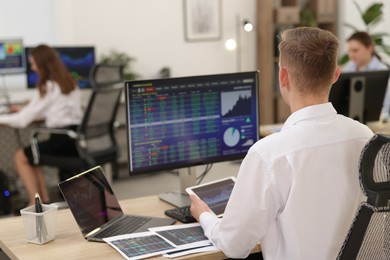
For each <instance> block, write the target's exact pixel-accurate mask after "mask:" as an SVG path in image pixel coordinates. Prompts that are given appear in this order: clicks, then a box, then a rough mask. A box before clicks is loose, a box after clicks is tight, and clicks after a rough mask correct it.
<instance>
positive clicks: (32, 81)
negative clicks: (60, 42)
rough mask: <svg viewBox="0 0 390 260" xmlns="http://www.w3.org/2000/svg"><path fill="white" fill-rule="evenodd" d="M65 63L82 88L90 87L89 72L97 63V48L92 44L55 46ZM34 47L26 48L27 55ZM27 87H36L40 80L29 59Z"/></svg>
mask: <svg viewBox="0 0 390 260" xmlns="http://www.w3.org/2000/svg"><path fill="white" fill-rule="evenodd" d="M53 48H54V49H55V50H56V51H57V52H58V55H59V57H60V59H61V60H62V62H63V63H64V64H65V66H66V68H67V69H68V71H69V72H70V74H71V75H72V77H73V78H74V79H75V80H76V81H77V83H78V85H79V87H80V88H81V89H84V88H90V87H91V82H90V79H89V72H90V70H91V68H92V67H93V66H94V65H95V48H94V47H91V46H73V47H53ZM31 49H32V48H30V47H28V48H25V55H26V57H28V56H29V52H30V50H31ZM26 73H27V87H28V88H34V87H35V86H36V84H37V81H38V75H37V74H36V73H35V72H34V71H32V70H31V64H30V62H29V61H28V59H27V70H26Z"/></svg>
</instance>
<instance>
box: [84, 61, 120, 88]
mask: <svg viewBox="0 0 390 260" xmlns="http://www.w3.org/2000/svg"><path fill="white" fill-rule="evenodd" d="M89 79H90V81H91V85H92V88H94V89H96V88H106V87H111V86H112V85H113V84H116V83H120V82H123V80H124V65H121V64H118V65H113V64H103V63H99V64H96V65H95V66H93V67H92V69H91V70H90V72H89Z"/></svg>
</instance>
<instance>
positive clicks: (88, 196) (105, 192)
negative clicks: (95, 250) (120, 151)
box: [58, 167, 123, 235]
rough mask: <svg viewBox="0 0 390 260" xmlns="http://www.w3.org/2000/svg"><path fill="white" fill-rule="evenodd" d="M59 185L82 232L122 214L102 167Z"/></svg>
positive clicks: (86, 231)
mask: <svg viewBox="0 0 390 260" xmlns="http://www.w3.org/2000/svg"><path fill="white" fill-rule="evenodd" d="M58 186H59V188H60V190H61V192H62V194H63V196H64V198H65V200H66V202H67V203H68V205H69V208H70V210H71V211H72V213H73V215H74V218H75V219H76V221H77V224H78V225H79V227H80V229H81V232H82V233H83V234H84V235H86V234H88V233H89V232H91V231H92V230H94V229H96V228H98V227H100V226H102V225H103V224H105V223H107V222H109V221H110V220H112V219H114V218H116V217H118V216H121V215H123V212H122V209H121V207H120V206H119V203H118V200H117V198H116V197H115V195H114V193H113V191H112V189H111V187H110V185H109V183H108V182H107V179H106V177H105V176H104V174H103V170H102V168H101V167H95V168H92V169H90V170H88V171H86V172H83V173H81V174H79V175H76V176H74V177H72V178H70V179H68V180H66V181H64V182H61V183H60V184H58Z"/></svg>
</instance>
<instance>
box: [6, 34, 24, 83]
mask: <svg viewBox="0 0 390 260" xmlns="http://www.w3.org/2000/svg"><path fill="white" fill-rule="evenodd" d="M24 71H25V56H24V51H23V40H22V39H0V74H3V75H4V74H13V73H23V72H24Z"/></svg>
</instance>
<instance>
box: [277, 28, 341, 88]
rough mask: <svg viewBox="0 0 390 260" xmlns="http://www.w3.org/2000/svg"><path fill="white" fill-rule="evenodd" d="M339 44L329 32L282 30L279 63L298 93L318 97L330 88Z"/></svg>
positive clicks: (316, 29) (310, 29) (312, 29)
mask: <svg viewBox="0 0 390 260" xmlns="http://www.w3.org/2000/svg"><path fill="white" fill-rule="evenodd" d="M338 48H339V41H338V39H337V37H336V36H335V35H334V34H332V33H331V32H329V31H326V30H322V29H319V28H312V27H298V28H295V29H289V30H285V31H283V32H282V33H281V35H280V43H279V53H280V63H281V65H282V66H285V67H286V68H287V69H288V71H289V72H290V74H291V80H292V81H293V82H294V84H295V85H296V87H297V88H298V89H299V90H301V91H305V92H307V91H311V92H312V93H321V92H323V91H324V90H325V88H328V89H327V90H329V87H330V86H331V84H332V80H333V77H334V73H335V70H336V67H337V55H338Z"/></svg>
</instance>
